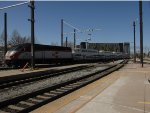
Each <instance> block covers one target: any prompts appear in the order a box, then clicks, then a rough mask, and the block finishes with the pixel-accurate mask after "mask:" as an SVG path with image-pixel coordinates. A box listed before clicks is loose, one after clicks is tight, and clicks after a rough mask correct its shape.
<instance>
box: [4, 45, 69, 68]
mask: <svg viewBox="0 0 150 113" xmlns="http://www.w3.org/2000/svg"><path fill="white" fill-rule="evenodd" d="M34 51H35V52H34V54H35V63H37V64H51V63H63V62H71V61H72V50H71V48H69V47H60V46H49V45H41V44H35V45H34ZM5 62H6V64H7V65H8V66H23V65H24V64H26V63H27V62H28V63H30V62H31V44H30V43H26V44H20V45H16V46H14V47H12V48H11V49H10V50H8V51H7V53H6V55H5Z"/></svg>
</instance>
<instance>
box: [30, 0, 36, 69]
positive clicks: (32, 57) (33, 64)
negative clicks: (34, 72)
mask: <svg viewBox="0 0 150 113" xmlns="http://www.w3.org/2000/svg"><path fill="white" fill-rule="evenodd" d="M29 7H30V8H31V19H29V21H31V68H32V69H34V67H35V53H34V38H35V37H34V22H35V20H34V9H35V7H34V1H33V0H32V1H30V5H29Z"/></svg>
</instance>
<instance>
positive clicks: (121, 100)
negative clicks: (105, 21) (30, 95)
mask: <svg viewBox="0 0 150 113" xmlns="http://www.w3.org/2000/svg"><path fill="white" fill-rule="evenodd" d="M149 78H150V64H149V63H147V64H144V67H143V68H141V65H140V64H134V63H132V62H129V63H128V64H127V65H126V66H124V67H123V68H122V69H120V70H118V71H116V72H114V73H112V74H110V75H108V76H106V77H104V78H102V79H100V80H98V81H96V82H94V83H92V84H90V85H87V86H85V87H83V88H81V89H79V90H77V91H74V92H72V93H70V94H68V95H66V96H64V97H62V98H60V99H58V100H56V101H53V102H51V103H49V104H46V105H44V106H42V107H40V108H38V109H36V110H34V111H32V113H150V83H149V82H148V79H149Z"/></svg>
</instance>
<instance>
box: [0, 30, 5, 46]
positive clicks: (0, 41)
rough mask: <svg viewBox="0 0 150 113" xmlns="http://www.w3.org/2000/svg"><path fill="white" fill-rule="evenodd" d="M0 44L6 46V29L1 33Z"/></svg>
mask: <svg viewBox="0 0 150 113" xmlns="http://www.w3.org/2000/svg"><path fill="white" fill-rule="evenodd" d="M0 46H4V31H3V32H2V33H1V35H0Z"/></svg>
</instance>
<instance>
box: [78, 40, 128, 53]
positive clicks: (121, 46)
mask: <svg viewBox="0 0 150 113" xmlns="http://www.w3.org/2000/svg"><path fill="white" fill-rule="evenodd" d="M80 47H81V48H89V49H96V50H104V51H113V52H124V53H128V54H130V43H128V42H125V43H87V42H81V43H80Z"/></svg>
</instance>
